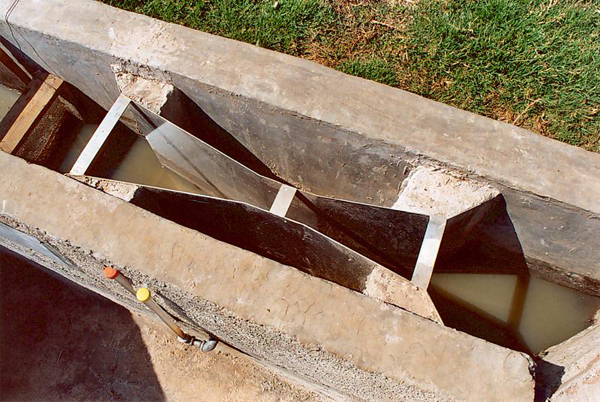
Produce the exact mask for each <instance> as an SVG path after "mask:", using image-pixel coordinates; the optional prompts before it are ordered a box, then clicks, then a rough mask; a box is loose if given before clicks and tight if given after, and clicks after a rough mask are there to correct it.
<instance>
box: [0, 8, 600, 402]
mask: <svg viewBox="0 0 600 402" xmlns="http://www.w3.org/2000/svg"><path fill="white" fill-rule="evenodd" d="M0 15H2V16H3V17H0V42H1V44H0V53H1V54H0V55H1V56H2V60H1V61H2V63H1V64H0V84H2V85H4V87H1V86H0V91H1V92H0V97H1V99H0V109H2V110H4V111H3V112H2V113H3V115H4V118H3V120H2V122H1V123H0V148H1V149H2V151H3V152H0V203H1V204H0V245H1V246H3V247H6V248H8V249H10V250H12V251H14V252H17V253H19V254H21V255H23V256H25V257H27V258H29V259H31V260H32V261H34V262H35V263H37V264H40V265H42V266H44V267H46V268H49V269H51V270H52V271H54V272H56V273H58V274H60V275H62V276H64V277H66V278H69V279H71V280H73V281H75V282H77V283H79V284H81V285H83V286H85V287H87V288H89V289H91V290H93V291H94V292H97V293H99V294H101V295H103V296H105V297H107V298H109V299H111V300H113V301H115V302H117V303H119V304H121V305H123V306H125V307H127V308H130V309H132V310H134V311H137V310H139V309H142V308H143V306H140V304H139V302H138V301H137V300H135V298H133V297H132V296H131V295H130V294H129V293H128V292H126V291H124V289H122V288H120V287H119V286H118V285H116V284H115V283H113V282H111V281H108V280H106V278H105V277H104V275H103V269H104V267H105V266H106V265H108V266H112V267H115V268H117V269H118V270H119V271H121V272H122V273H123V275H126V276H127V277H128V278H130V280H131V282H132V283H133V285H134V287H136V288H139V287H147V288H149V289H151V291H152V292H153V294H154V295H156V301H157V302H158V304H159V305H160V306H162V308H164V309H165V310H166V311H167V312H168V313H169V314H170V315H172V316H173V317H174V318H175V319H176V320H177V321H178V322H180V323H181V324H182V325H184V326H185V327H186V328H188V329H189V330H190V331H191V332H192V333H193V334H194V335H196V336H204V337H205V336H206V335H207V334H208V335H210V336H211V337H213V338H216V339H218V340H219V341H220V342H222V343H224V344H227V345H230V346H231V347H233V348H235V349H237V350H239V351H241V352H242V353H244V354H247V355H249V356H252V357H253V358H255V359H256V360H258V361H259V362H261V363H262V364H264V365H265V366H267V367H269V368H271V369H274V370H276V371H278V372H280V373H282V374H283V375H284V376H288V377H290V378H293V379H295V380H296V381H301V382H302V383H303V384H305V385H306V386H307V387H309V388H311V389H312V390H313V391H315V392H318V393H320V394H322V395H324V397H327V398H332V399H334V400H411V401H412V400H415V401H416V400H423V401H430V400H448V401H449V400H466V401H482V400H485V401H494V400H498V401H500V400H502V401H505V400H515V401H533V400H552V401H559V400H596V399H598V398H600V382H598V381H597V379H598V376H599V375H600V374H599V373H600V363H599V353H600V352H599V351H600V324H598V323H597V321H596V319H597V315H598V314H597V312H598V309H599V308H600V298H599V296H600V262H599V261H600V236H599V234H600V201H598V200H600V155H597V154H592V153H590V152H586V151H584V150H582V149H578V148H575V147H571V146H568V145H565V144H561V143H558V142H556V141H553V140H550V139H547V138H544V137H541V136H539V135H536V134H534V133H531V132H528V131H526V130H523V129H520V128H517V127H514V126H511V125H508V124H504V123H500V122H497V121H493V120H490V119H487V118H483V117H480V116H476V115H473V114H470V113H467V112H464V111H461V110H457V109H454V108H451V107H448V106H445V105H442V104H439V103H436V102H432V101H429V100H426V99H423V98H420V97H418V96H416V95H412V94H410V93H406V92H403V91H400V90H397V89H393V88H389V87H386V86H383V85H380V84H377V83H373V82H369V81H365V80H362V79H359V78H355V77H350V76H347V75H344V74H342V73H339V72H336V71H333V70H330V69H328V68H325V67H322V66H319V65H316V64H314V63H311V62H308V61H304V60H299V59H296V58H293V57H290V56H286V55H282V54H279V53H275V52H271V51H268V50H264V49H260V48H258V47H255V46H252V45H247V44H243V43H239V42H236V41H232V40H227V39H224V38H220V37H215V36H212V35H208V34H205V33H202V32H198V31H194V30H190V29H187V28H184V27H181V26H177V25H172V24H167V23H163V22H160V21H157V20H154V19H151V18H148V17H145V16H141V15H137V14H133V13H129V12H124V11H121V10H118V9H115V8H112V7H109V6H106V5H103V4H100V3H97V2H94V1H91V0H74V1H70V2H63V1H59V0H46V1H45V2H43V3H42V2H39V1H35V0H22V1H20V2H18V3H17V4H13V2H12V1H0ZM70 15H78V16H79V18H77V19H76V20H72V19H70V18H68V16H70ZM141 33H143V34H141ZM0 111H1V110H0Z"/></svg>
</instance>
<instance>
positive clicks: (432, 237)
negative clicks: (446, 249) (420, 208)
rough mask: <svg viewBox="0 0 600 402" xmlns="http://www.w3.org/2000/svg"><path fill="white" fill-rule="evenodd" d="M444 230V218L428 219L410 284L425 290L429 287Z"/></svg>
mask: <svg viewBox="0 0 600 402" xmlns="http://www.w3.org/2000/svg"><path fill="white" fill-rule="evenodd" d="M445 228H446V218H444V217H441V216H430V217H429V223H428V224H427V229H426V230H425V237H424V239H423V244H421V250H420V251H419V257H418V258H417V263H416V265H415V270H414V271H413V276H412V279H411V282H412V283H414V284H415V285H416V286H418V287H420V288H421V289H427V287H428V286H429V281H430V280H431V275H432V274H433V267H434V265H435V260H436V259H437V255H438V251H439V250H440V244H441V243H442V237H443V235H444V229H445Z"/></svg>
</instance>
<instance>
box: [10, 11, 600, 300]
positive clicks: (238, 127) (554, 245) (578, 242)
mask: <svg viewBox="0 0 600 402" xmlns="http://www.w3.org/2000/svg"><path fill="white" fill-rule="evenodd" d="M12 3H13V2H12V1H9V0H2V1H0V15H2V17H1V18H2V19H3V21H2V22H1V23H0V34H1V35H2V36H3V37H4V38H6V39H7V40H8V41H10V42H13V44H14V45H15V46H17V47H19V48H20V49H21V50H22V51H23V52H25V53H26V54H27V55H28V56H30V57H31V58H32V59H34V60H35V61H36V62H37V63H39V64H40V65H41V66H42V67H43V68H45V69H47V70H48V71H49V72H52V73H55V74H57V75H58V76H60V77H62V78H63V79H65V80H66V81H68V82H70V83H71V84H73V85H75V86H76V87H77V88H79V89H81V90H82V91H83V92H84V93H85V94H87V95H88V96H90V97H91V98H92V99H94V100H95V101H96V102H98V103H99V104H100V105H101V106H103V107H104V108H108V107H109V106H110V104H111V103H112V102H113V101H114V100H115V99H116V97H117V95H118V86H117V83H116V80H115V74H114V72H113V69H114V70H118V71H120V72H123V71H137V73H140V74H141V73H143V74H144V75H146V76H152V77H154V78H155V79H157V80H162V81H165V82H170V83H172V84H174V85H175V86H176V87H177V88H179V89H180V90H181V91H182V92H183V93H185V95H187V96H188V97H189V98H191V99H192V100H193V101H195V102H196V103H197V105H199V106H200V107H201V108H202V109H203V110H204V112H205V113H206V114H207V115H208V116H210V118H212V119H213V120H214V121H215V122H217V123H218V124H219V125H220V126H221V127H223V128H225V129H226V130H228V131H229V133H230V134H231V135H232V136H233V137H235V139H236V140H237V141H239V142H240V143H241V144H242V145H244V146H245V147H246V148H248V149H249V150H250V151H251V152H252V153H254V154H255V155H256V156H257V157H258V158H259V159H260V160H261V161H262V162H263V163H264V164H265V165H267V166H269V167H270V168H271V169H272V170H273V171H274V172H275V173H276V174H278V175H279V176H280V177H282V178H284V179H286V180H288V181H289V182H291V183H293V184H296V185H298V186H300V187H302V188H304V189H307V190H310V191H312V192H315V193H318V194H322V195H329V196H337V197H341V198H348V199H351V200H357V201H361V202H367V203H373V204H378V205H386V206H391V205H393V204H394V202H395V201H396V199H397V198H398V191H399V188H400V186H401V184H402V182H403V180H404V179H405V178H406V176H407V174H408V173H409V172H410V171H411V170H412V169H414V168H415V167H416V166H418V165H419V164H421V163H430V164H433V165H435V166H447V167H451V168H452V169H455V170H456V171H457V172H462V173H463V174H466V175H470V176H472V177H473V178H475V179H478V180H482V181H484V182H486V183H490V184H492V185H493V186H495V187H496V188H499V189H500V190H502V192H503V194H504V197H505V199H506V202H507V209H508V213H509V216H510V218H511V220H512V224H513V225H514V228H512V230H514V231H515V233H516V236H517V237H518V239H519V240H520V247H519V248H521V249H522V250H519V252H521V251H522V252H523V253H524V255H525V259H526V261H527V262H528V264H529V266H530V268H533V270H534V273H536V274H538V275H540V276H544V277H547V278H549V279H552V280H555V281H558V282H560V283H563V284H566V285H568V286H572V287H575V288H579V289H581V290H584V291H586V292H589V293H592V294H600V265H599V264H600V263H599V261H600V236H598V233H600V202H599V201H598V200H600V180H599V177H600V155H597V154H592V153H590V152H586V151H584V150H582V149H578V148H575V147H571V146H568V145H565V144H561V143H558V142H556V141H553V140H550V139H548V138H544V137H541V136H539V135H536V134H533V133H531V132H528V131H526V130H523V129H520V128H517V127H514V126H511V125H508V124H504V123H500V122H497V121H493V120H490V119H487V118H483V117H480V116H476V115H474V114H471V113H467V112H464V111H460V110H458V109H454V108H451V107H448V106H445V105H443V104H440V103H436V102H432V101H429V100H426V99H423V98H421V97H419V96H416V95H413V94H410V93H407V92H404V91H400V90H396V89H393V88H390V87H386V86H384V85H380V84H377V83H373V82H369V81H365V80H362V79H359V78H355V77H350V76H347V75H344V74H342V73H339V72H336V71H334V70H331V69H328V68H325V67H322V66H319V65H317V64H315V63H312V62H308V61H305V60H300V59H297V58H294V57H289V56H286V55H283V54H278V53H275V52H271V51H267V50H264V49H260V48H258V47H255V46H251V45H247V44H243V43H239V42H235V41H231V40H227V39H224V38H220V37H216V36H212V35H208V34H204V33H201V32H197V31H193V30H190V29H187V28H184V27H181V26H176V25H172V24H166V23H163V22H160V21H156V20H153V19H150V18H147V17H144V16H141V15H136V14H132V13H128V12H124V11H121V10H117V9H114V8H111V7H108V6H105V5H103V4H100V3H96V2H93V1H88V0H73V1H69V2H64V1H61V0H46V1H44V2H41V1H35V0H22V1H20V2H19V3H18V4H17V5H16V6H15V7H14V8H11V12H10V13H8V14H7V11H8V10H9V8H10V7H11V6H12ZM7 15H8V22H7V21H6V16H7ZM74 15H76V16H77V18H71V16H74ZM9 24H10V28H9ZM11 32H12V34H11ZM111 65H112V66H113V67H111ZM115 66H116V67H115ZM282 150H285V152H282ZM332 155H335V157H332ZM492 238H495V239H497V241H498V242H499V243H502V242H503V241H504V240H503V236H501V234H498V235H496V234H494V235H493V236H492ZM501 246H504V244H501ZM507 247H508V246H507Z"/></svg>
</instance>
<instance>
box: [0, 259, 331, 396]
mask: <svg viewBox="0 0 600 402" xmlns="http://www.w3.org/2000/svg"><path fill="white" fill-rule="evenodd" d="M0 317H1V319H0V400H1V401H36V402H37V401H84V400H85V401H116V400H119V401H317V400H321V398H320V397H319V396H318V395H317V394H314V393H312V392H310V391H308V390H306V389H304V388H303V387H301V386H299V385H296V384H293V383H290V382H289V381H287V380H285V379H284V378H282V377H281V376H279V375H277V374H276V373H274V372H272V371H270V370H268V369H266V368H264V367H262V366H259V365H258V364H257V363H255V362H254V361H253V360H251V359H250V358H248V357H247V356H244V355H242V354H240V353H238V352H236V351H234V350H232V349H230V348H227V347H226V346H225V345H219V346H218V347H217V349H216V350H215V351H213V352H210V353H203V352H201V351H200V350H197V349H193V348H190V347H187V346H184V345H180V344H178V342H177V340H176V339H175V337H174V336H173V335H171V333H169V332H167V329H166V328H165V327H164V326H163V325H162V324H161V323H159V322H155V321H154V320H152V319H150V318H149V317H146V316H143V315H139V314H136V313H131V312H130V311H129V310H127V309H125V308H123V307H121V306H119V305H117V304H115V303H113V302H112V301H110V300H108V299H106V298H103V297H102V296H99V295H97V294H95V293H93V292H91V291H89V290H87V289H85V288H82V287H80V286H78V285H76V284H74V283H72V282H69V281H67V280H61V279H58V278H55V277H54V276H50V275H49V274H48V273H47V272H45V271H44V269H43V268H41V267H39V266H36V265H34V264H33V263H31V262H30V261H28V260H26V259H24V258H22V257H20V256H18V255H17V254H14V253H12V252H10V251H8V250H6V249H3V248H1V247H0Z"/></svg>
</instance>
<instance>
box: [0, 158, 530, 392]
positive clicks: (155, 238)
mask: <svg viewBox="0 0 600 402" xmlns="http://www.w3.org/2000/svg"><path fill="white" fill-rule="evenodd" d="M0 172H10V174H2V175H0V194H1V196H0V222H1V223H3V224H5V225H8V226H10V227H12V228H15V229H18V230H19V231H21V232H24V233H27V234H29V235H32V236H34V237H35V238H36V239H38V240H39V241H40V242H41V243H42V244H43V245H44V246H45V247H46V248H48V249H50V250H52V251H53V254H54V253H56V254H57V255H60V256H61V259H62V260H65V261H66V264H59V263H57V262H56V259H50V258H48V257H47V255H44V254H43V253H39V252H36V250H35V249H31V248H29V247H27V246H21V245H19V244H18V242H17V243H15V242H14V241H11V237H8V238H7V237H2V238H0V243H1V244H2V245H4V246H7V247H8V248H10V249H12V250H16V251H18V252H21V253H23V254H25V255H26V256H28V258H31V259H33V260H35V261H37V262H39V263H42V264H43V265H45V266H47V267H49V268H50V269H52V270H54V271H56V272H59V273H60V274H62V275H64V276H66V277H68V278H70V279H73V280H74V281H76V282H78V283H80V284H83V285H84V286H86V287H90V288H92V289H94V290H95V291H97V292H99V293H104V294H111V295H112V297H113V298H115V299H116V300H119V301H120V302H121V303H123V304H125V305H136V302H135V301H134V300H133V299H132V297H131V296H130V295H128V294H126V292H125V291H123V290H122V289H121V288H119V287H118V286H117V285H116V284H114V283H113V282H110V281H108V280H106V279H105V278H104V277H103V273H102V272H103V265H104V264H112V265H114V266H116V267H117V268H119V269H121V270H122V271H123V272H124V273H125V274H126V275H127V276H129V277H131V279H132V280H133V282H134V284H135V285H136V286H142V285H147V286H149V287H150V288H151V289H152V290H153V291H154V293H155V294H157V295H158V299H159V301H160V302H161V303H162V304H163V305H165V307H166V308H167V309H168V310H169V311H171V312H172V313H173V314H174V315H175V316H176V317H178V318H179V319H181V320H182V321H184V322H186V323H188V324H189V325H191V326H193V327H196V328H204V329H206V330H207V331H209V332H211V333H213V334H215V335H216V336H217V337H218V338H220V339H221V340H223V341H224V342H226V343H228V344H230V345H233V346H235V347H236V348H238V349H240V350H242V351H243V352H245V353H247V354H249V355H252V356H254V357H256V358H257V359H259V360H261V361H264V362H266V363H268V364H272V365H276V366H279V367H281V368H283V369H285V370H287V371H289V372H291V373H294V375H297V376H300V377H302V378H305V379H306V380H308V381H310V382H312V383H315V384H318V385H319V386H320V387H323V388H325V389H328V390H330V393H331V395H334V396H335V395H338V396H339V395H343V396H344V398H352V399H365V400H411V401H424V400H428V401H431V400H440V401H442V400H443V401H445V400H448V401H449V400H470V401H481V400H486V401H495V400H497V401H504V400H512V401H531V400H532V399H533V392H534V382H533V379H532V375H531V374H530V370H531V368H532V365H531V362H530V360H529V358H528V357H526V356H525V355H524V354H522V353H519V352H515V351H511V350H508V349H505V348H502V347H499V346H497V345H493V344H490V343H488V342H486V341H483V340H481V339H477V338H473V337H471V336H469V335H466V334H464V333H460V332H458V331H455V330H452V329H450V328H446V327H444V326H441V325H439V324H437V323H435V322H433V321H430V320H428V319H425V318H422V317H419V316H417V315H415V314H412V313H409V312H406V311H404V310H401V309H399V308H396V307H393V306H390V305H387V304H385V303H382V302H379V301H376V300H373V299H371V298H369V297H366V296H364V295H361V294H359V293H357V292H353V291H350V290H348V289H346V288H343V287H340V286H338V285H335V284H333V283H331V282H327V281H325V280H322V279H318V278H315V277H312V276H309V275H306V274H304V273H302V272H300V271H298V270H296V269H294V268H291V267H288V266H285V265H281V264H279V263H276V262H274V261H271V260H268V259H265V258H262V257H259V256H257V255H256V254H253V253H250V252H248V251H244V250H242V249H239V248H236V247H233V246H231V245H228V244H225V243H222V242H219V241H216V240H214V239H211V238H209V237H207V236H205V235H202V234H200V233H198V232H195V231H193V230H190V229H187V228H184V227H182V226H179V225H177V224H175V223H173V222H170V221H167V220H165V219H163V218H160V217H158V216H156V215H153V214H151V213H149V212H147V211H144V210H142V209H140V208H138V207H136V206H134V205H131V204H129V203H127V202H125V201H123V200H120V199H118V198H116V197H113V196H110V195H108V194H104V193H102V192H100V191H98V190H96V189H93V188H91V187H88V186H86V185H84V184H81V183H79V182H77V181H75V180H73V179H70V178H68V177H66V176H63V175H60V174H58V173H55V172H53V171H50V170H48V169H46V168H44V167H41V166H37V165H30V164H28V163H27V162H25V161H23V160H22V159H19V158H17V157H14V156H11V155H8V154H4V153H0ZM12 238H13V239H14V238H15V236H12Z"/></svg>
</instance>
